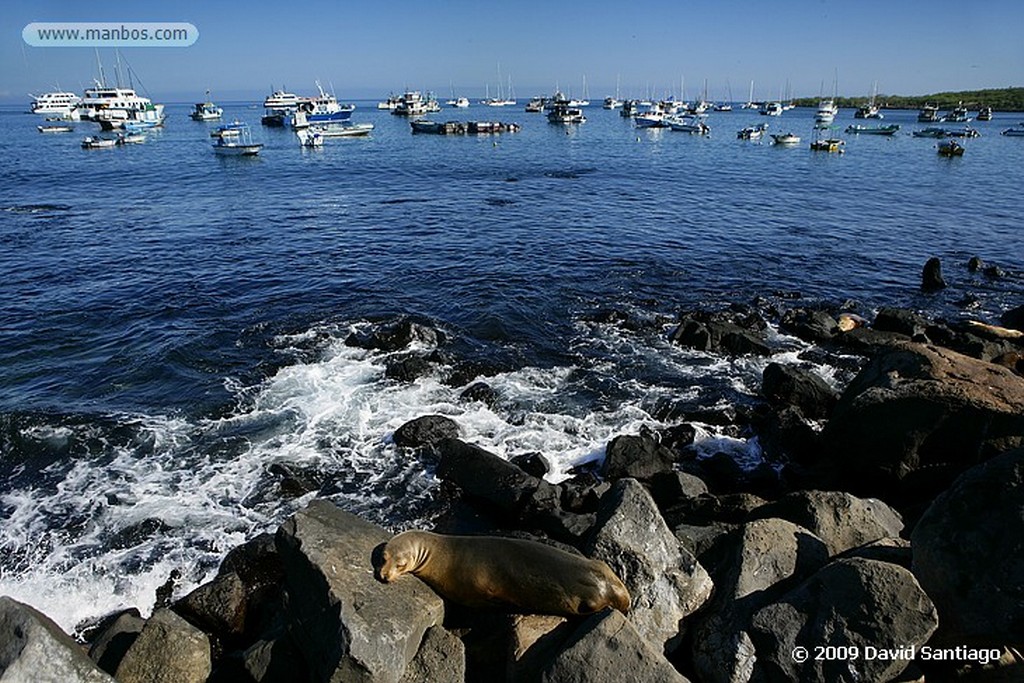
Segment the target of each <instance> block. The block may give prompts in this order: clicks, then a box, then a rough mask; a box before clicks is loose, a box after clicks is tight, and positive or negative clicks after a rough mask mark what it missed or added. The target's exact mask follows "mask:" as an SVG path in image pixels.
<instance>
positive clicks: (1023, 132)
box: [1002, 122, 1024, 138]
mask: <svg viewBox="0 0 1024 683" xmlns="http://www.w3.org/2000/svg"><path fill="white" fill-rule="evenodd" d="M1002 135H1006V136H1007V137H1011V138H1024V122H1022V123H1018V124H1017V126H1016V127H1015V128H1007V129H1006V130H1004V131H1003V132H1002Z"/></svg>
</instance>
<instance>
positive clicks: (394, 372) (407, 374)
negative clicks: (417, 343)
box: [384, 354, 434, 382]
mask: <svg viewBox="0 0 1024 683" xmlns="http://www.w3.org/2000/svg"><path fill="white" fill-rule="evenodd" d="M433 369H434V364H433V363H431V362H430V361H429V360H427V359H426V358H424V357H423V356H419V355H416V354H410V355H408V356H404V357H402V358H394V359H392V360H389V361H388V362H387V364H386V365H385V368H384V376H385V377H387V378H388V379H394V380H398V381H399V382H415V381H416V380H418V379H419V378H420V377H424V376H426V375H429V374H430V373H431V371H433Z"/></svg>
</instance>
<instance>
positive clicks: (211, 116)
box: [188, 90, 224, 121]
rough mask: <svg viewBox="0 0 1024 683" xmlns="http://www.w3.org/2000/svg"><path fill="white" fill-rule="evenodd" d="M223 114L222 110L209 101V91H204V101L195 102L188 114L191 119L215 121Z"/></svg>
mask: <svg viewBox="0 0 1024 683" xmlns="http://www.w3.org/2000/svg"><path fill="white" fill-rule="evenodd" d="M223 114H224V110H223V109H221V108H220V107H218V106H217V105H216V104H214V103H213V102H211V101H210V91H209V90H207V91H206V101H205V102H196V104H195V107H194V108H193V110H192V113H191V114H189V115H188V117H189V118H190V119H192V120H193V121H216V120H217V119H219V118H220V117H221V116H222V115H223Z"/></svg>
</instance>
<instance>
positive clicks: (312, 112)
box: [285, 81, 356, 130]
mask: <svg viewBox="0 0 1024 683" xmlns="http://www.w3.org/2000/svg"><path fill="white" fill-rule="evenodd" d="M316 89H317V96H316V97H312V98H303V99H301V100H299V102H298V104H297V105H296V107H295V109H293V110H291V111H290V112H289V113H288V114H287V115H286V116H285V121H286V122H287V123H288V124H289V125H291V127H292V128H293V129H295V130H298V129H299V128H304V127H305V126H307V125H311V124H316V123H328V124H329V123H343V122H345V121H348V120H349V119H350V118H352V112H353V111H354V110H355V108H356V107H355V105H353V104H338V98H336V97H335V96H334V95H331V94H328V93H326V92H324V89H323V87H321V85H320V82H319V81H317V82H316ZM299 114H303V116H302V117H299V116H298V115H299ZM300 119H301V120H302V123H300Z"/></svg>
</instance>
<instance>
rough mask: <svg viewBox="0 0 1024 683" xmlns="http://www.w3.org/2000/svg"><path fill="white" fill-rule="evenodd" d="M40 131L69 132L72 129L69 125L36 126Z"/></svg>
mask: <svg viewBox="0 0 1024 683" xmlns="http://www.w3.org/2000/svg"><path fill="white" fill-rule="evenodd" d="M36 128H38V129H39V132H40V133H70V132H71V131H73V130H74V128H72V127H71V126H36Z"/></svg>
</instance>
